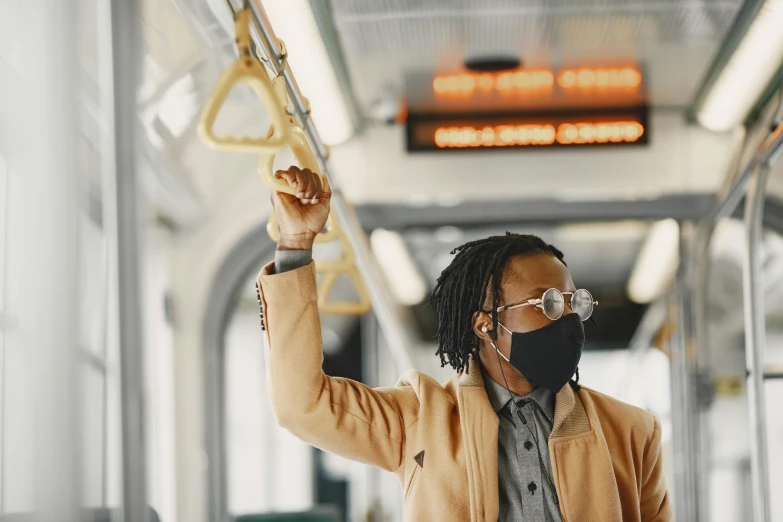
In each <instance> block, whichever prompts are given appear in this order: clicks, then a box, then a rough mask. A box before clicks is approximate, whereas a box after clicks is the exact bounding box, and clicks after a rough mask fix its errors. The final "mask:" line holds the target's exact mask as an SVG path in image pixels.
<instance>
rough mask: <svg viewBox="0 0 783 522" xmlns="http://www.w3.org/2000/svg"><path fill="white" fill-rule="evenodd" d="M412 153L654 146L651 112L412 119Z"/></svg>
mask: <svg viewBox="0 0 783 522" xmlns="http://www.w3.org/2000/svg"><path fill="white" fill-rule="evenodd" d="M406 138H407V148H408V151H410V152H414V151H445V150H492V149H495V150H497V149H504V148H548V147H563V148H565V147H602V146H623V145H644V144H646V143H647V142H648V138H649V128H648V124H647V108H646V107H636V108H630V109H622V110H618V109H607V110H600V109H593V110H589V111H558V112H548V113H538V114H535V113H530V112H527V113H518V114H509V113H503V114H475V113H465V114H454V113H442V114H431V113H429V114H427V113H418V114H417V113H411V114H409V115H408V119H407V122H406Z"/></svg>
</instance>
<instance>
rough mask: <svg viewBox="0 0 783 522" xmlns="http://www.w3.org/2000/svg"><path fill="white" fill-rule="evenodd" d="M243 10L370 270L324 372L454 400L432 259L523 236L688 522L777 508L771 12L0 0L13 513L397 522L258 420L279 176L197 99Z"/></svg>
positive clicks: (27, 516)
mask: <svg viewBox="0 0 783 522" xmlns="http://www.w3.org/2000/svg"><path fill="white" fill-rule="evenodd" d="M243 7H247V8H248V9H249V11H248V13H249V14H250V29H251V40H252V44H251V56H252V57H253V59H257V60H259V63H260V64H261V67H262V68H263V69H264V70H266V71H267V73H268V74H269V75H270V77H273V76H275V75H277V74H278V71H279V70H280V63H281V54H280V48H279V47H277V46H276V45H272V44H270V42H276V40H274V36H275V35H276V36H277V37H279V38H282V39H283V40H284V41H285V46H286V48H287V51H288V56H287V66H285V67H287V71H289V73H290V77H289V78H288V80H289V96H290V98H291V101H290V103H289V111H290V112H291V113H292V115H293V116H294V117H296V118H297V119H298V120H299V121H300V123H302V124H303V126H304V127H305V130H306V131H307V132H309V133H311V134H309V138H310V142H311V145H312V148H313V149H314V150H315V153H316V156H317V158H318V160H319V161H321V162H322V166H325V163H324V162H323V160H324V158H325V157H326V155H327V152H328V155H329V160H328V167H329V173H330V176H331V178H332V179H333V180H334V181H333V183H334V185H335V186H339V188H340V189H341V192H340V194H341V197H340V201H339V202H338V203H337V205H338V207H339V208H337V209H336V212H337V215H336V217H337V218H339V219H338V221H341V224H342V227H343V229H344V234H345V237H346V238H347V239H348V240H350V243H351V244H352V245H353V248H354V249H355V250H356V265H357V266H358V268H359V271H360V273H361V274H362V279H361V281H359V282H358V283H357V282H356V281H351V280H350V279H349V278H346V277H342V278H341V279H339V280H338V282H337V283H336V285H335V288H334V289H333V291H332V293H331V295H330V298H331V299H332V300H333V301H335V300H336V301H341V300H348V301H352V300H355V299H357V298H358V297H360V296H361V294H362V293H363V291H362V290H363V289H366V290H368V291H369V295H370V297H371V298H372V305H373V307H372V310H371V311H369V312H366V313H361V314H358V315H357V314H351V315H345V314H323V317H322V320H323V342H324V344H323V349H324V353H325V362H324V370H325V371H326V373H327V374H330V375H335V376H343V377H349V378H352V379H356V380H360V381H362V382H364V383H367V384H369V385H372V386H392V385H394V383H395V382H396V380H397V378H398V377H399V376H400V375H401V374H402V372H403V371H404V370H406V369H407V368H408V367H415V368H417V369H419V370H421V371H424V372H427V373H429V374H431V375H433V376H434V377H435V378H437V379H438V380H439V381H445V380H447V379H448V378H449V376H450V374H451V370H450V368H441V367H440V362H439V359H438V357H436V356H435V350H436V348H437V347H436V345H435V344H433V340H432V339H433V336H434V333H435V328H436V324H437V317H436V316H435V313H434V311H433V310H431V309H429V308H426V307H425V306H424V301H425V300H426V296H427V294H428V293H429V291H430V290H431V289H432V288H433V286H434V283H435V280H436V278H437V277H438V275H439V273H440V271H441V270H442V269H443V268H444V267H445V266H446V265H447V264H448V263H449V262H450V259H451V257H452V256H451V255H450V251H451V250H452V249H453V248H455V247H456V246H458V245H460V244H462V243H465V242H467V241H470V240H473V239H477V238H481V237H485V236H488V235H493V234H502V233H504V232H505V231H513V232H524V233H533V234H537V235H540V236H541V237H542V238H544V239H545V240H546V241H548V242H551V243H554V244H555V245H556V246H557V247H558V248H559V249H560V250H562V251H563V252H564V253H565V256H566V260H567V261H568V263H569V267H570V268H571V272H572V275H573V278H574V281H575V283H576V285H577V286H578V287H580V288H582V287H584V288H588V289H590V290H591V291H592V292H593V294H594V295H595V297H596V299H597V300H598V301H599V302H600V303H601V305H600V307H599V308H598V309H597V312H596V314H595V318H596V321H597V323H598V324H599V325H600V329H596V328H593V327H591V326H587V345H586V352H585V354H584V356H583V358H582V362H581V363H580V375H581V381H580V382H581V383H582V384H584V385H586V386H590V387H592V388H595V389H597V390H599V391H602V392H605V393H607V394H610V395H612V396H614V397H617V398H619V399H621V400H624V401H626V402H629V403H631V404H634V405H637V406H640V407H643V408H646V409H648V410H649V411H651V412H652V413H654V414H655V415H656V416H657V417H658V418H659V419H660V421H661V423H662V426H663V443H664V465H665V468H666V473H667V480H668V486H669V490H670V493H671V494H672V497H673V502H674V506H675V513H676V520H678V521H681V522H684V521H725V522H739V521H750V520H754V521H765V522H766V521H777V522H782V521H783V497H781V495H780V492H781V491H783V409H781V407H780V402H781V400H783V292H781V290H783V160H780V159H779V156H780V155H781V151H783V127H782V126H781V125H782V122H783V1H782V0H744V1H741V0H643V1H642V0H638V1H620V0H556V1H553V0H548V1H544V0H520V1H512V0H398V1H392V0H372V1H360V0H251V1H250V2H248V4H247V5H246V6H245V5H243V3H242V1H240V0H111V1H110V0H101V1H98V0H36V1H22V0H0V520H14V521H16V520H57V521H71V520H112V521H121V520H126V521H131V520H133V521H135V520H140V521H141V520H151V521H152V520H155V521H157V520H160V521H163V522H170V521H188V522H207V521H218V520H219V521H229V520H238V521H245V522H248V521H263V520H302V521H304V520H313V521H315V520H318V521H341V522H342V521H356V522H358V521H373V522H380V521H384V522H385V521H388V522H396V521H401V520H402V493H401V490H400V486H399V484H398V482H397V480H396V478H395V477H393V476H392V475H391V474H387V473H385V472H382V471H379V470H376V469H372V468H369V467H366V466H364V465H361V464H357V463H353V462H349V461H346V460H344V459H341V458H338V457H335V456H333V455H330V454H327V453H324V452H321V451H319V450H317V449H315V448H313V447H311V446H309V445H307V444H305V443H303V442H301V441H299V440H297V439H296V438H294V437H293V436H292V435H290V434H288V433H287V432H285V431H284V430H282V429H280V428H279V427H278V425H277V423H276V421H275V418H274V415H273V413H272V411H271V408H270V404H269V399H268V394H267V392H266V378H265V367H264V357H263V332H262V331H261V328H260V324H259V317H258V313H259V308H258V302H257V296H256V290H255V277H256V274H257V273H258V271H259V269H260V268H261V266H262V265H263V264H265V263H267V262H269V261H271V260H273V258H274V252H275V243H274V241H273V240H272V239H270V237H269V235H268V233H267V220H268V218H269V213H270V209H271V207H270V203H269V192H270V189H269V187H268V186H267V185H265V184H264V182H263V181H262V180H261V179H260V178H259V176H258V175H257V171H258V157H257V156H256V155H255V154H248V153H240V152H236V151H235V152H226V151H218V150H215V149H214V148H209V147H207V146H206V145H205V143H204V142H203V141H202V140H201V139H200V137H199V121H200V118H201V114H202V110H203V109H204V107H205V105H207V103H208V102H209V103H210V104H213V105H214V104H215V103H217V104H218V105H220V108H219V113H218V116H217V119H216V121H215V123H214V129H215V132H216V133H218V134H222V135H231V136H243V135H244V136H256V137H260V136H263V135H264V134H265V132H266V129H267V127H268V126H269V124H270V121H271V119H270V113H269V107H268V106H265V105H264V104H263V103H262V102H261V101H260V100H259V97H258V96H257V95H256V94H255V93H254V92H253V91H252V90H251V89H250V88H249V87H248V85H247V84H244V83H239V84H237V85H236V86H235V88H233V89H231V90H230V93H229V94H228V95H227V96H226V97H225V100H224V101H223V102H222V104H221V103H219V102H217V101H215V100H216V94H215V93H214V92H213V88H214V86H215V83H216V81H217V79H218V77H219V76H220V75H221V73H222V72H223V71H224V70H225V69H226V68H227V67H229V66H231V64H232V63H234V60H235V59H236V58H237V47H236V44H235V23H234V16H235V14H236V13H238V12H240V10H241V9H242V8H243ZM294 76H295V78H296V83H297V84H298V89H293V88H292V83H291V80H292V78H294ZM301 95H304V96H306V97H307V98H308V99H309V106H310V109H311V110H312V112H311V114H310V116H311V118H308V114H307V112H306V111H305V106H304V102H303V100H302V99H301ZM315 128H317V131H318V134H319V135H320V138H315V137H314V135H313V134H312V131H313V129H315ZM776 160H777V161H776ZM295 162H296V159H295V158H294V156H293V155H292V154H291V153H290V151H288V150H284V151H281V152H280V153H279V154H277V156H276V157H275V159H274V166H275V168H284V167H287V166H288V165H290V164H293V163H295ZM341 249H343V250H344V245H342V244H341V243H340V242H337V241H333V242H331V243H325V244H322V245H317V248H316V250H315V257H316V261H318V260H328V259H334V258H335V257H336V256H339V255H340V252H341ZM357 284H358V289H357ZM402 332H404V335H403V333H402Z"/></svg>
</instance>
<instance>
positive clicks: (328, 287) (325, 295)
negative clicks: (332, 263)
mask: <svg viewBox="0 0 783 522" xmlns="http://www.w3.org/2000/svg"><path fill="white" fill-rule="evenodd" d="M342 274H345V275H347V276H348V277H349V278H350V279H351V281H353V285H354V287H355V288H356V291H357V292H358V293H359V300H358V301H355V302H352V301H338V302H335V301H330V300H329V294H330V293H331V292H332V288H333V287H334V284H335V283H336V282H337V279H339V277H340V275H342ZM371 309H372V303H371V302H370V297H369V295H367V289H366V288H365V287H364V281H362V277H361V275H360V274H359V271H358V270H357V269H356V266H354V265H351V267H350V268H349V269H348V270H346V271H345V272H324V275H323V279H321V285H320V286H319V287H318V310H320V311H321V312H322V313H324V314H332V315H364V314H366V313H367V312H369V311H370V310H371Z"/></svg>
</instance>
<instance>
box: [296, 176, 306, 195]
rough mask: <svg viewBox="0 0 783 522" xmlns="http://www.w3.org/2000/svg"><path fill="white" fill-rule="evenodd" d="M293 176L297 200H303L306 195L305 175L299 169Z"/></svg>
mask: <svg viewBox="0 0 783 522" xmlns="http://www.w3.org/2000/svg"><path fill="white" fill-rule="evenodd" d="M295 176H296V197H297V198H299V199H304V197H305V194H306V193H307V174H305V173H304V172H302V171H301V170H299V169H296V172H295Z"/></svg>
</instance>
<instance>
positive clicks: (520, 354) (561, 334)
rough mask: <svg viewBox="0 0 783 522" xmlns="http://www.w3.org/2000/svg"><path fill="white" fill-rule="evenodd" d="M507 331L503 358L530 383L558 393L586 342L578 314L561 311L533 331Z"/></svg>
mask: <svg viewBox="0 0 783 522" xmlns="http://www.w3.org/2000/svg"><path fill="white" fill-rule="evenodd" d="M501 326H503V325H501ZM503 328H504V329H506V330H507V331H508V329H507V328H506V327H505V326H503ZM510 333H511V359H506V357H505V356H503V358H504V359H506V360H507V361H508V362H510V363H511V364H513V365H514V367H516V369H517V370H519V371H520V372H521V373H522V375H523V376H524V377H525V379H527V380H528V382H530V384H532V385H533V386H541V387H542V388H546V389H547V390H549V391H551V392H554V393H557V392H559V391H560V389H561V388H562V387H563V386H565V385H566V383H567V382H568V381H569V379H571V377H572V376H573V375H574V373H575V372H577V367H578V366H579V359H581V357H582V348H583V347H584V344H585V329H584V326H582V320H581V319H580V318H579V315H578V314H568V315H564V316H563V317H561V318H560V319H558V320H557V321H554V322H552V324H549V325H547V326H545V327H543V328H539V329H538V330H533V331H532V332H524V333H521V332H510ZM498 353H500V351H498ZM500 355H503V354H500Z"/></svg>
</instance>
